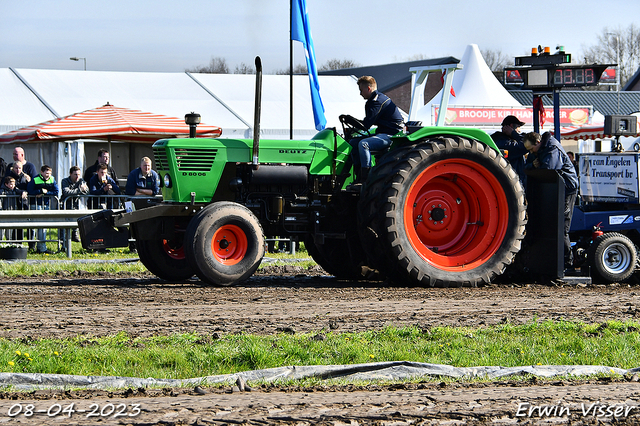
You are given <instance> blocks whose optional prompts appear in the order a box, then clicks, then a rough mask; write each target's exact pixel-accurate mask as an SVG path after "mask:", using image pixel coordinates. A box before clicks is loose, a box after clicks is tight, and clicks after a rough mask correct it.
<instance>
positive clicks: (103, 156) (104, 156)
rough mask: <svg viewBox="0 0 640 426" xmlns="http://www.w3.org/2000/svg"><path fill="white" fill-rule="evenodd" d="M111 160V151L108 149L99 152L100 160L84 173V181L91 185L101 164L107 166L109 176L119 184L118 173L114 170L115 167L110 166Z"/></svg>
mask: <svg viewBox="0 0 640 426" xmlns="http://www.w3.org/2000/svg"><path fill="white" fill-rule="evenodd" d="M109 158H110V157H109V151H107V150H106V149H101V150H100V151H98V159H97V160H96V162H95V164H94V165H93V166H89V167H88V168H87V170H85V171H84V176H83V177H82V179H84V181H85V182H87V184H89V182H91V178H92V177H93V175H95V174H96V173H98V168H99V167H100V164H102V163H104V164H106V165H107V174H108V175H109V177H111V179H113V180H114V181H115V182H116V183H117V182H118V175H117V174H116V171H115V170H114V169H113V167H111V166H110V165H109Z"/></svg>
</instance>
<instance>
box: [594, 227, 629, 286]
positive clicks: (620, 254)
mask: <svg viewBox="0 0 640 426" xmlns="http://www.w3.org/2000/svg"><path fill="white" fill-rule="evenodd" d="M589 259H590V263H591V267H592V269H593V272H594V275H596V276H595V277H594V278H597V279H600V280H602V281H604V282H607V283H614V282H622V281H625V280H626V279H628V278H629V277H630V276H631V275H632V274H633V272H634V270H635V267H636V261H637V254H636V249H635V246H634V245H633V242H632V241H631V240H630V239H629V238H628V237H626V236H625V235H622V234H619V233H617V232H608V233H606V234H602V235H600V236H599V237H598V238H596V240H595V241H594V242H593V244H592V245H591V250H590V252H589Z"/></svg>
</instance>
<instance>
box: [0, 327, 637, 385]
mask: <svg viewBox="0 0 640 426" xmlns="http://www.w3.org/2000/svg"><path fill="white" fill-rule="evenodd" d="M639 330H640V324H639V323H636V322H624V323H623V322H617V321H609V322H607V323H602V324H585V323H582V322H572V321H542V322H538V321H532V322H529V323H526V324H523V325H511V324H503V325H498V326H492V327H486V328H460V327H456V328H453V327H434V328H431V329H428V330H426V329H424V330H423V329H419V328H416V327H405V328H395V327H387V328H385V329H382V330H377V331H369V332H362V333H340V334H339V333H333V332H329V333H327V334H326V335H316V334H296V335H290V334H278V335H271V336H255V335H244V334H241V335H226V336H222V337H218V336H215V335H214V336H209V335H199V334H196V333H189V334H180V335H172V336H158V337H150V338H134V337H131V336H130V335H128V334H126V333H124V332H121V333H118V334H116V335H113V336H108V337H101V338H92V337H86V336H78V337H73V338H67V339H38V340H24V339H16V340H7V339H0V366H1V369H2V370H3V371H6V372H26V373H58V374H78V375H106V376H130V377H156V378H172V379H184V378H191V377H200V376H207V375H216V374H227V373H237V372H240V371H247V370H254V369H263V368H270V367H279V366H285V365H329V364H356V363H367V362H377V361H416V362H427V363H435V364H449V365H453V366H456V367H473V366H482V365H500V366H505V367H513V366H521V365H546V364H549V365H606V366H611V367H619V368H625V369H627V368H633V367H637V366H639V365H640V333H639V332H638V331H639ZM319 336H321V337H319Z"/></svg>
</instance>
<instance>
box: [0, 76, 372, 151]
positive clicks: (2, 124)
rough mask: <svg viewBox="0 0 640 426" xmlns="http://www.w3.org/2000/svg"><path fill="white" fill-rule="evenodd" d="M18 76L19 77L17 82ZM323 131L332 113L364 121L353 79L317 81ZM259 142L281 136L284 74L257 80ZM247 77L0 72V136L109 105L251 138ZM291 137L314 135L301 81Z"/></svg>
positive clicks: (285, 112) (301, 79)
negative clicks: (190, 118) (197, 120)
mask: <svg viewBox="0 0 640 426" xmlns="http://www.w3.org/2000/svg"><path fill="white" fill-rule="evenodd" d="M18 76H19V77H20V78H18ZM319 80H320V94H321V96H322V100H323V103H324V106H325V115H326V118H327V127H333V126H339V122H338V116H339V115H340V114H352V115H354V116H361V115H364V101H363V100H362V98H361V97H360V95H359V92H358V87H357V85H356V82H355V80H354V79H353V77H345V76H320V77H319ZM262 87H263V93H262V108H261V110H262V116H261V123H260V129H261V134H262V135H263V137H268V138H277V139H288V138H289V76H287V75H264V76H263V83H262ZM254 91H255V76H254V75H237V74H187V73H151V72H112V71H76V70H46V69H22V68H21V69H15V70H12V69H8V68H4V69H0V92H1V93H2V96H0V133H4V132H7V131H10V130H13V129H16V128H19V127H23V126H28V125H33V124H36V123H41V122H43V121H46V120H50V119H52V118H55V117H56V115H57V116H60V117H63V116H66V115H70V114H74V113H77V112H80V111H85V110H88V109H92V108H97V107H100V106H102V105H105V104H106V103H107V102H109V103H110V104H111V105H115V106H118V107H122V108H129V109H137V110H141V111H147V112H152V113H157V114H163V115H167V116H171V117H184V115H185V114H187V113H189V112H192V111H193V112H197V113H199V114H200V115H201V117H202V122H203V123H205V124H209V125H215V126H219V127H221V128H222V130H223V134H222V136H223V137H251V132H252V130H251V126H252V125H253V114H254ZM294 129H295V133H294V136H295V137H297V138H303V139H306V138H310V137H311V136H313V135H314V134H315V133H317V131H316V130H315V124H314V121H313V113H312V110H311V97H310V93H309V79H308V77H307V76H294Z"/></svg>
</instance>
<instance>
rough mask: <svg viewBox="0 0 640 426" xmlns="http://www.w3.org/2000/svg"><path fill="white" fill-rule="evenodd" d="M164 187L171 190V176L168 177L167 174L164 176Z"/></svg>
mask: <svg viewBox="0 0 640 426" xmlns="http://www.w3.org/2000/svg"><path fill="white" fill-rule="evenodd" d="M164 187H165V188H171V176H169V173H167V174H166V175H164Z"/></svg>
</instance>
